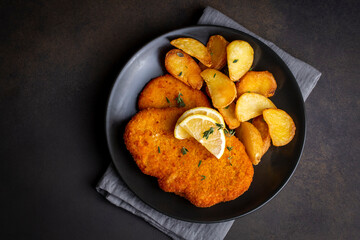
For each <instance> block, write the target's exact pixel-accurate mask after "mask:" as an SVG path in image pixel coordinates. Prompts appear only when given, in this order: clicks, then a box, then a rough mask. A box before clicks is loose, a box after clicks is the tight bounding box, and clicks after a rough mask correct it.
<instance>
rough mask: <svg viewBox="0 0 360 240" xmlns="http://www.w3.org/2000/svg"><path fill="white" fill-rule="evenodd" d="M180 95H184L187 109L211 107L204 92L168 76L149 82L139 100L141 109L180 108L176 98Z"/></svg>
mask: <svg viewBox="0 0 360 240" xmlns="http://www.w3.org/2000/svg"><path fill="white" fill-rule="evenodd" d="M179 93H181V94H182V96H181V98H182V99H183V101H184V103H185V107H184V108H185V109H190V108H194V107H210V106H211V105H210V103H209V100H208V98H207V97H206V95H205V94H204V93H203V92H201V91H199V90H195V89H192V88H191V87H189V86H187V85H185V84H184V83H182V82H181V81H180V80H177V79H176V78H174V77H173V76H171V75H169V74H166V75H164V76H161V77H157V78H154V79H152V80H151V81H150V82H148V84H147V85H146V86H145V88H144V90H143V91H142V92H141V93H140V96H139V100H138V106H139V109H140V110H142V109H146V108H167V107H175V106H178V105H177V102H176V98H177V97H178V95H179ZM166 98H167V99H168V100H169V102H168V101H167V99H166Z"/></svg>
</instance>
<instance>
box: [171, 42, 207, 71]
mask: <svg viewBox="0 0 360 240" xmlns="http://www.w3.org/2000/svg"><path fill="white" fill-rule="evenodd" d="M170 44H171V45H173V46H174V47H177V48H179V49H181V50H183V51H184V52H186V53H187V54H189V55H190V56H193V57H194V58H196V59H197V60H199V61H200V62H202V63H203V64H204V65H205V66H207V67H211V56H210V53H209V51H208V49H207V48H206V47H205V45H204V44H202V43H201V42H199V41H198V40H195V39H193V38H177V39H174V40H172V41H171V42H170Z"/></svg>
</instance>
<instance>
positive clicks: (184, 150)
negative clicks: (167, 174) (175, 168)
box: [181, 147, 189, 155]
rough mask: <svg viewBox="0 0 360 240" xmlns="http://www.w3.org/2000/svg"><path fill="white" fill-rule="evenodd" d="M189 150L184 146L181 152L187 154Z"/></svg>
mask: <svg viewBox="0 0 360 240" xmlns="http://www.w3.org/2000/svg"><path fill="white" fill-rule="evenodd" d="M188 151H189V150H187V149H186V148H185V147H182V149H181V153H182V154H183V155H185V154H186V153H187V152H188Z"/></svg>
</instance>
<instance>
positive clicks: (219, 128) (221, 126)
mask: <svg viewBox="0 0 360 240" xmlns="http://www.w3.org/2000/svg"><path fill="white" fill-rule="evenodd" d="M215 125H216V126H217V127H218V130H221V129H223V128H224V125H222V124H221V123H215Z"/></svg>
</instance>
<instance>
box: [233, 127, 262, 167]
mask: <svg viewBox="0 0 360 240" xmlns="http://www.w3.org/2000/svg"><path fill="white" fill-rule="evenodd" d="M235 136H236V137H237V138H239V140H240V141H241V142H242V143H243V144H244V146H245V150H246V153H247V154H248V156H249V158H250V160H251V162H252V163H253V164H254V165H257V164H259V162H260V160H261V157H262V155H263V145H264V143H263V140H262V138H261V134H260V132H259V130H257V128H256V127H254V125H252V124H251V123H249V122H243V123H241V125H240V127H239V128H237V129H236V132H235Z"/></svg>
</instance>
